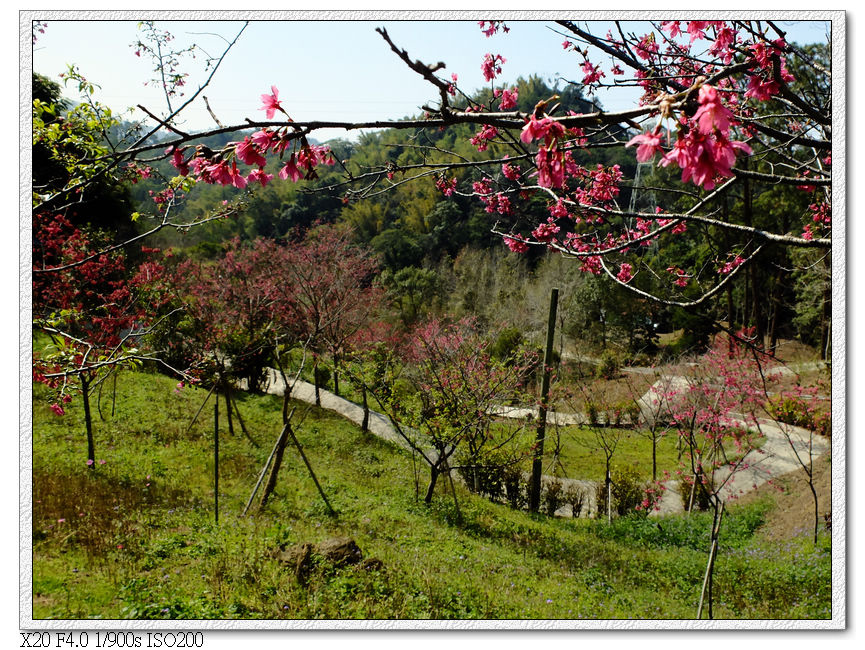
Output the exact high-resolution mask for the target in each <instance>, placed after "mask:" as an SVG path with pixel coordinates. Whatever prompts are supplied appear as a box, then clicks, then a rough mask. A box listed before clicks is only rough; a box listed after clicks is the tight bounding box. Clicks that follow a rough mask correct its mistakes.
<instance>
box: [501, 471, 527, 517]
mask: <svg viewBox="0 0 865 650" xmlns="http://www.w3.org/2000/svg"><path fill="white" fill-rule="evenodd" d="M502 481H503V482H504V486H505V498H506V499H507V500H508V503H509V504H510V505H511V507H512V508H514V509H516V510H522V509H523V508H525V506H526V503H527V502H528V499H527V497H526V495H527V494H528V489H527V488H528V486H527V485H526V482H525V479H523V472H522V469H521V468H520V466H519V465H506V466H505V467H504V468H503V469H502Z"/></svg>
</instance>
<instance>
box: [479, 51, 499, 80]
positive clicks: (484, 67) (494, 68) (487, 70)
mask: <svg viewBox="0 0 865 650" xmlns="http://www.w3.org/2000/svg"><path fill="white" fill-rule="evenodd" d="M503 63H505V58H504V57H503V56H502V55H501V54H496V55H492V54H490V53H489V52H487V53H486V54H484V60H483V63H481V71H482V72H483V73H484V79H486V80H487V81H492V80H493V79H495V78H496V76H498V75H500V74H501V73H502V64H503Z"/></svg>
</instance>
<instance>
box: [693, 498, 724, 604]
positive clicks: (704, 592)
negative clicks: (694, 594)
mask: <svg viewBox="0 0 865 650" xmlns="http://www.w3.org/2000/svg"><path fill="white" fill-rule="evenodd" d="M714 506H715V513H714V516H713V518H712V532H711V535H710V542H709V559H708V561H707V562H706V573H705V575H704V576H703V587H702V589H701V590H700V603H699V605H697V619H698V620H699V619H701V618H702V617H703V604H704V603H708V606H709V607H708V609H709V619H712V618H713V616H714V615H713V612H712V583H713V575H714V570H715V558H716V557H717V555H718V537H719V535H720V533H721V519H722V518H723V517H724V502H723V501H721V499H720V497H718V496H717V494H716V495H715V498H714Z"/></svg>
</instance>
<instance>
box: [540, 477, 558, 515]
mask: <svg viewBox="0 0 865 650" xmlns="http://www.w3.org/2000/svg"><path fill="white" fill-rule="evenodd" d="M561 497H562V482H561V481H560V480H559V479H557V478H553V479H550V481H549V483H547V491H546V494H545V496H544V500H545V501H546V504H547V514H548V515H551V516H552V515H554V514H556V510H558V509H559V506H560V505H561V504H562V500H561Z"/></svg>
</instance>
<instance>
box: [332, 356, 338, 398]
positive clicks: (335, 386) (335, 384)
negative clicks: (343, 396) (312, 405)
mask: <svg viewBox="0 0 865 650" xmlns="http://www.w3.org/2000/svg"><path fill="white" fill-rule="evenodd" d="M333 394H334V395H339V355H337V354H335V355H333Z"/></svg>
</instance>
